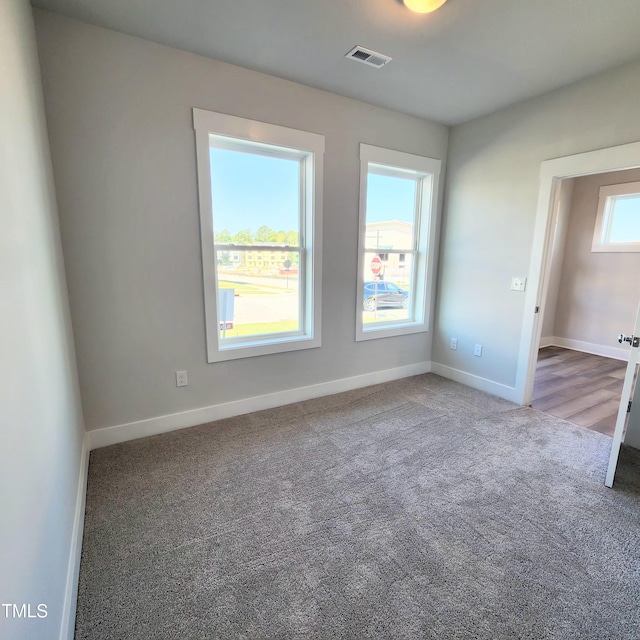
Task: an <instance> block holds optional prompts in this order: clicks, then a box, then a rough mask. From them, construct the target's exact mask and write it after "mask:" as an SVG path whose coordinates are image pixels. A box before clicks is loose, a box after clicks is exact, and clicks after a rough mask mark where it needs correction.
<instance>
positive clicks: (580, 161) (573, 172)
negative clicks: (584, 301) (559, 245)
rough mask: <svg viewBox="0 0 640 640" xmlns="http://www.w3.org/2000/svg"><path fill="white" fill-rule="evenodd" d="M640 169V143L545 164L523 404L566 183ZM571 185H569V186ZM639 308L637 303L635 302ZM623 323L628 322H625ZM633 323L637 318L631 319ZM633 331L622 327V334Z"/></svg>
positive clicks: (520, 383)
mask: <svg viewBox="0 0 640 640" xmlns="http://www.w3.org/2000/svg"><path fill="white" fill-rule="evenodd" d="M638 167H640V142H636V143H631V144H627V145H622V146H619V147H611V148H608V149H601V150H598V151H591V152H587V153H582V154H577V155H574V156H567V157H564V158H556V159H554V160H548V161H545V162H543V163H542V165H541V171H540V191H539V198H538V211H537V216H536V226H535V230H534V244H533V251H532V258H531V265H530V270H529V289H528V291H527V294H526V300H525V317H524V323H523V332H522V340H521V344H520V354H519V361H518V373H517V378H516V392H517V395H518V397H519V398H520V400H521V403H522V404H525V405H529V404H531V402H532V399H533V391H534V383H535V375H536V367H537V362H538V352H539V349H540V344H541V337H542V330H543V322H542V317H543V313H542V312H543V311H544V307H545V305H546V304H547V298H548V294H549V287H550V284H551V285H552V282H551V274H552V262H553V260H552V257H553V247H554V242H553V241H554V237H555V234H556V233H557V232H558V226H557V214H558V211H559V208H560V206H561V203H562V199H561V195H562V183H563V181H565V180H569V179H574V178H579V177H583V176H593V175H595V174H602V173H608V172H613V171H624V170H627V169H635V168H638ZM565 184H567V183H565ZM634 302H635V303H636V304H637V300H635V301H634ZM620 322H621V323H624V322H625V320H624V319H621V320H620ZM630 322H631V323H633V318H631V319H630ZM625 330H627V331H628V330H629V329H628V328H627V327H625V326H622V325H621V326H620V328H619V329H617V330H616V332H615V333H616V334H617V333H619V332H620V331H625Z"/></svg>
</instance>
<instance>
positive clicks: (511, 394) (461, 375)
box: [431, 362, 520, 403]
mask: <svg viewBox="0 0 640 640" xmlns="http://www.w3.org/2000/svg"><path fill="white" fill-rule="evenodd" d="M431 371H432V372H433V373H437V374H438V375H439V376H442V377H443V378H448V379H449V380H453V381H454V382H460V383H461V384H466V385H467V386H468V387H472V388H473V389H478V390H479V391H486V392H487V393H490V394H491V395H494V396H498V397H499V398H504V399H505V400H509V401H510V402H515V403H519V402H520V396H519V395H518V393H517V390H516V388H515V387H509V386H507V385H506V384H501V383H499V382H494V381H493V380H489V379H488V378H481V377H480V376H476V375H474V374H472V373H467V372H466V371H460V369H454V368H453V367H447V366H446V365H444V364H439V363H437V362H432V363H431Z"/></svg>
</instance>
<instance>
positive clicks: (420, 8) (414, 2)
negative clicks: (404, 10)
mask: <svg viewBox="0 0 640 640" xmlns="http://www.w3.org/2000/svg"><path fill="white" fill-rule="evenodd" d="M446 1H447V0H404V3H405V5H407V7H408V8H409V9H411V11H415V12H416V13H431V12H432V11H435V10H436V9H439V8H440V7H441V6H442V5H443V4H444V3H445V2H446Z"/></svg>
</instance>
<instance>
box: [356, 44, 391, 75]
mask: <svg viewBox="0 0 640 640" xmlns="http://www.w3.org/2000/svg"><path fill="white" fill-rule="evenodd" d="M345 58H349V59H350V60H355V61H356V62H362V63H363V64H368V65H369V66H370V67H375V68H376V69H380V68H382V67H384V65H385V64H387V63H389V62H391V58H390V57H389V56H385V55H384V54H382V53H376V52H375V51H371V49H365V48H364V47H361V46H360V45H358V46H356V47H353V49H351V51H349V53H347V55H346V56H345Z"/></svg>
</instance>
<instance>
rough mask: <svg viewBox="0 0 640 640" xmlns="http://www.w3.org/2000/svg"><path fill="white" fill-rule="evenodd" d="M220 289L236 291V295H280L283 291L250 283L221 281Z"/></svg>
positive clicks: (219, 283)
mask: <svg viewBox="0 0 640 640" xmlns="http://www.w3.org/2000/svg"><path fill="white" fill-rule="evenodd" d="M218 288H220V289H234V290H235V295H239V294H245V295H246V294H248V293H256V294H257V293H270V294H273V293H280V292H281V289H279V288H277V287H269V286H265V285H258V284H250V283H249V282H231V281H229V280H219V281H218Z"/></svg>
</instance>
